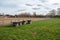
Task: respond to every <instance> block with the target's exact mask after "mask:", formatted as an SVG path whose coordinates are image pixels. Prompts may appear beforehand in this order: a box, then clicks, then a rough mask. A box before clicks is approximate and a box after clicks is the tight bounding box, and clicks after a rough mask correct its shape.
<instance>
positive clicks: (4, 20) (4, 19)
mask: <svg viewBox="0 0 60 40" xmlns="http://www.w3.org/2000/svg"><path fill="white" fill-rule="evenodd" d="M28 19H30V20H32V21H39V20H46V19H49V18H28V17H27V18H8V17H0V25H8V24H11V22H12V21H20V20H28Z"/></svg>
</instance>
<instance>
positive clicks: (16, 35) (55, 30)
mask: <svg viewBox="0 0 60 40" xmlns="http://www.w3.org/2000/svg"><path fill="white" fill-rule="evenodd" d="M0 40H60V19H59V18H54V19H48V20H42V21H36V22H33V23H32V24H26V25H23V26H20V27H12V26H11V27H10V26H4V27H0Z"/></svg>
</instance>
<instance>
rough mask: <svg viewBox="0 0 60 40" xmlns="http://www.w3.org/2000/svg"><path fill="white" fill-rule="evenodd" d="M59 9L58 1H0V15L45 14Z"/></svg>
mask: <svg viewBox="0 0 60 40" xmlns="http://www.w3.org/2000/svg"><path fill="white" fill-rule="evenodd" d="M59 7H60V0H0V13H5V14H17V13H20V12H30V13H32V12H37V14H46V13H47V12H48V11H49V10H51V9H56V8H59Z"/></svg>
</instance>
